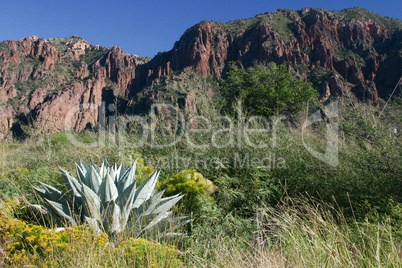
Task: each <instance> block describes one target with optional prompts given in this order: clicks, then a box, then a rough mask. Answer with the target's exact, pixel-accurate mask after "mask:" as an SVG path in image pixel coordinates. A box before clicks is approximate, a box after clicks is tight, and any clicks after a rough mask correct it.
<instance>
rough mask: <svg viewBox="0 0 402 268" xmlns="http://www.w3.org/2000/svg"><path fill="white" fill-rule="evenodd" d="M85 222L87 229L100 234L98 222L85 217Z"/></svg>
mask: <svg viewBox="0 0 402 268" xmlns="http://www.w3.org/2000/svg"><path fill="white" fill-rule="evenodd" d="M85 222H86V224H87V225H88V226H89V227H92V228H94V232H95V233H97V234H100V233H101V232H102V230H101V229H100V228H99V223H98V220H96V219H94V218H89V217H87V216H85Z"/></svg>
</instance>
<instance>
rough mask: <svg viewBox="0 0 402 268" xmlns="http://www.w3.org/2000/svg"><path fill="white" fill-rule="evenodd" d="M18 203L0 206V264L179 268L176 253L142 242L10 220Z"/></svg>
mask: <svg viewBox="0 0 402 268" xmlns="http://www.w3.org/2000/svg"><path fill="white" fill-rule="evenodd" d="M19 207H20V204H19V202H18V201H7V202H5V203H3V204H1V207H0V244H1V245H2V246H4V248H5V252H6V256H5V259H4V262H5V263H7V264H8V265H9V266H13V267H14V266H17V267H23V266H26V265H35V266H38V267H55V266H60V267H66V266H69V265H70V266H71V265H73V266H74V267H88V266H107V267H110V266H114V267H181V265H182V263H181V260H180V259H179V257H180V254H179V251H178V250H176V249H175V248H174V246H168V245H164V244H160V243H157V242H150V241H147V240H145V239H134V238H130V237H127V236H125V235H122V236H119V237H117V238H115V239H114V240H111V239H109V237H108V236H107V235H106V234H105V233H101V234H94V232H93V230H92V229H91V228H87V227H85V226H76V227H67V228H65V229H63V230H61V231H58V230H56V229H46V228H44V227H43V226H40V225H34V224H28V223H26V222H25V221H23V220H21V219H16V218H14V212H15V211H17V210H19Z"/></svg>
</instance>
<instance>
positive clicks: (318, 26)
mask: <svg viewBox="0 0 402 268" xmlns="http://www.w3.org/2000/svg"><path fill="white" fill-rule="evenodd" d="M401 49H402V22H401V21H400V20H394V19H389V18H383V17H380V16H378V15H375V14H373V13H370V12H368V11H366V10H363V9H359V8H357V9H349V10H344V11H340V12H328V11H325V10H321V9H320V10H316V9H307V8H306V9H302V10H300V11H291V10H278V11H276V12H273V13H265V14H260V15H257V16H256V17H255V18H251V19H247V20H237V21H232V22H228V23H220V22H212V21H203V22H201V23H199V24H197V25H195V26H193V27H191V28H190V29H188V30H187V31H186V32H185V33H184V34H183V36H182V37H181V38H180V40H179V41H177V42H176V43H175V44H174V46H173V49H172V50H170V51H168V52H163V53H159V54H158V55H157V56H155V57H154V58H153V59H152V60H150V59H146V58H141V57H138V56H136V55H130V54H127V53H124V52H123V51H122V50H121V48H120V47H118V46H115V47H113V48H111V49H108V48H103V47H101V46H98V45H97V46H91V45H90V44H88V43H87V42H86V41H85V40H83V39H81V38H79V37H78V36H72V37H69V38H50V39H47V40H46V39H40V38H38V37H37V36H32V37H27V38H23V39H21V40H19V41H5V42H2V43H0V112H1V114H0V139H3V138H6V137H9V136H10V132H9V129H13V126H14V125H15V124H18V121H20V120H15V119H16V118H31V119H32V120H34V121H41V122H43V124H42V125H43V126H44V127H46V128H48V129H50V130H51V131H60V130H64V129H68V128H72V129H75V130H78V131H80V130H83V129H84V128H86V127H88V126H93V125H95V124H96V123H97V120H98V116H99V107H100V105H101V104H102V103H106V104H107V103H111V102H114V101H115V100H118V101H119V103H120V104H122V107H120V108H119V112H120V113H123V114H124V113H135V112H136V111H137V110H138V109H140V110H141V109H146V108H147V107H149V106H150V105H151V104H153V103H156V102H160V101H164V100H166V101H168V102H175V103H177V104H178V105H179V107H182V108H183V109H185V110H188V111H189V112H190V113H191V112H194V113H195V112H196V111H197V109H198V107H197V105H196V104H197V102H198V99H200V98H199V96H200V95H199V94H201V92H202V94H204V95H205V96H207V97H208V98H212V96H214V95H215V93H214V90H216V88H217V85H216V83H217V81H218V80H219V79H221V78H223V77H225V73H226V71H227V67H228V62H230V61H234V62H237V64H238V65H239V66H241V67H244V68H246V67H249V66H253V65H256V64H266V63H268V62H271V61H274V62H276V63H278V64H282V63H285V64H287V65H288V67H289V69H290V71H291V72H294V73H295V74H296V75H297V76H298V77H300V78H301V79H305V80H307V81H311V82H313V83H314V85H315V86H316V87H317V88H318V89H319V90H320V93H321V96H320V99H321V100H322V101H324V100H326V99H328V98H329V97H330V96H331V95H342V94H345V92H348V91H349V90H350V91H351V92H352V93H354V94H355V95H356V97H357V98H360V99H361V100H365V101H368V102H370V103H372V104H374V105H377V104H378V101H379V98H380V97H387V94H389V92H390V91H392V88H393V87H394V86H395V84H396V83H397V81H398V79H399V77H400V76H401V75H402V56H401V53H400V51H401ZM190 70H191V71H190ZM197 77H198V78H197ZM208 77H213V78H214V79H215V80H211V79H210V78H208ZM207 78H208V79H209V82H208V83H209V84H208V83H207V82H206V81H207V80H208V79H207ZM189 79H190V80H191V79H193V80H191V81H192V82H191V83H187V82H186V81H190V80H189ZM211 81H213V82H211ZM197 83H201V84H200V85H201V86H195V85H197ZM218 96H219V94H218ZM134 107H135V108H136V109H137V110H135V109H134ZM140 112H143V111H140Z"/></svg>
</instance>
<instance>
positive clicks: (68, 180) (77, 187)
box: [60, 167, 81, 198]
mask: <svg viewBox="0 0 402 268" xmlns="http://www.w3.org/2000/svg"><path fill="white" fill-rule="evenodd" d="M60 170H61V172H62V176H63V180H64V183H65V184H66V186H67V189H68V192H69V193H70V195H71V197H75V198H80V197H81V194H80V192H81V184H80V183H79V182H78V180H77V179H76V178H74V177H73V176H71V175H70V173H69V172H68V171H67V170H65V169H63V168H62V167H60Z"/></svg>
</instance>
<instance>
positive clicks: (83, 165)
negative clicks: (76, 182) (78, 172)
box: [80, 160, 91, 173]
mask: <svg viewBox="0 0 402 268" xmlns="http://www.w3.org/2000/svg"><path fill="white" fill-rule="evenodd" d="M80 163H81V168H82V170H85V171H86V173H88V172H89V171H90V170H91V168H90V167H89V166H87V164H85V163H84V161H82V160H80Z"/></svg>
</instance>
